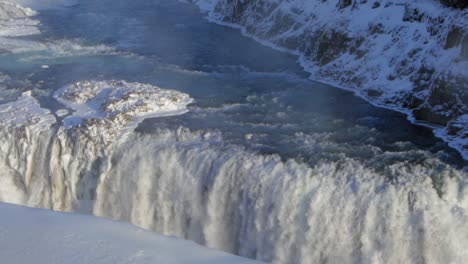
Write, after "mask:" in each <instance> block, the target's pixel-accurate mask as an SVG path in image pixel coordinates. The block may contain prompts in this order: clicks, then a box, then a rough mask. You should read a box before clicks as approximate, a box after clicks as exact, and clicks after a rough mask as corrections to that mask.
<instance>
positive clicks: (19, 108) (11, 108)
mask: <svg viewBox="0 0 468 264" xmlns="http://www.w3.org/2000/svg"><path fill="white" fill-rule="evenodd" d="M54 123H55V117H54V116H53V115H52V114H51V113H50V111H49V110H47V109H44V108H41V106H40V105H39V103H38V102H37V100H36V99H35V98H34V97H32V95H31V92H30V91H29V92H24V93H23V94H22V95H21V97H20V98H18V100H17V101H14V102H10V103H6V104H3V105H0V126H3V127H5V128H7V127H9V128H28V129H29V130H30V131H31V132H32V133H37V132H40V131H42V130H45V129H48V128H49V127H50V126H51V125H52V124H54Z"/></svg>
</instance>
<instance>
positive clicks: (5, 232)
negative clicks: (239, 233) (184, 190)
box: [0, 203, 260, 264]
mask: <svg viewBox="0 0 468 264" xmlns="http://www.w3.org/2000/svg"><path fill="white" fill-rule="evenodd" d="M0 215H1V217H0V259H1V262H2V263H9V264H15V263H18V264H28V263H50V264H52V263H69V264H75V263H96V264H106V263H109V264H117V263H161V264H188V263H190V264H215V263H216V264H244V263H245V264H248V263H252V264H253V263H260V262H257V261H253V260H247V259H243V258H240V257H237V256H231V255H228V254H226V253H222V252H218V251H215V250H211V249H207V248H203V247H202V246H199V245H196V244H195V243H194V242H190V241H185V240H182V239H177V238H172V237H165V236H161V235H157V234H155V233H152V232H149V231H145V230H142V229H139V228H137V227H134V226H131V225H130V224H127V223H120V222H114V221H110V220H105V219H99V218H96V217H93V216H85V215H75V214H67V213H58V212H52V211H47V210H41V209H32V208H26V207H19V206H14V205H9V204H2V203H0Z"/></svg>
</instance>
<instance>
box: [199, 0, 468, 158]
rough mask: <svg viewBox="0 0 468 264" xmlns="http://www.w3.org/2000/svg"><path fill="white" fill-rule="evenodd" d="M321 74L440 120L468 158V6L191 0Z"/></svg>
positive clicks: (442, 131)
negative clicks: (284, 50) (288, 52)
mask: <svg viewBox="0 0 468 264" xmlns="http://www.w3.org/2000/svg"><path fill="white" fill-rule="evenodd" d="M193 2H195V3H197V4H198V5H199V6H200V8H201V9H202V10H204V11H207V12H208V13H209V18H210V20H212V21H214V22H218V23H223V24H228V25H231V26H235V27H241V29H242V30H243V32H244V33H246V34H248V35H251V36H254V37H256V38H257V39H259V40H261V41H264V43H268V44H273V45H274V46H276V47H277V48H281V49H286V50H288V51H291V52H294V53H296V54H298V55H300V62H301V64H302V65H303V67H304V68H305V69H306V70H307V71H309V72H310V73H311V77H312V78H313V79H316V80H321V81H324V82H329V83H332V84H333V85H337V86H341V87H343V88H345V89H351V90H352V91H354V92H355V93H356V94H357V95H359V96H361V97H363V98H365V99H367V100H368V101H370V102H372V103H374V104H377V105H380V106H384V107H388V108H392V109H395V110H398V111H400V112H404V113H406V114H408V116H409V117H410V119H411V120H413V121H420V122H423V123H426V124H428V125H430V126H434V127H437V129H436V131H435V132H436V135H438V136H439V137H441V138H443V139H444V140H446V141H447V142H448V143H449V144H450V145H451V146H452V147H454V148H456V149H457V150H459V151H460V152H461V153H462V155H463V156H464V157H465V158H466V159H468V129H466V128H467V127H468V123H467V122H466V120H467V119H468V118H467V116H468V107H467V106H468V93H467V91H468V9H464V10H460V9H455V8H451V7H447V6H444V5H443V4H441V2H439V1H436V0H422V1H421V0H420V1H408V0H382V1H357V0H353V1H351V0H349V1H339V0H331V1H319V0H313V1H310V0H291V1H285V0H244V1H238V0H193Z"/></svg>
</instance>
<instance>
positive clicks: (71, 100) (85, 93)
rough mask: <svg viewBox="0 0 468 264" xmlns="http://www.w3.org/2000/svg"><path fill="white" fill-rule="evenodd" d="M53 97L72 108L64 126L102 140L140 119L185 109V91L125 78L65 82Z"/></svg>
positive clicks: (130, 126) (111, 138)
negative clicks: (120, 79)
mask: <svg viewBox="0 0 468 264" xmlns="http://www.w3.org/2000/svg"><path fill="white" fill-rule="evenodd" d="M54 97H55V98H56V99H58V100H59V101H60V102H62V103H64V104H65V105H67V106H68V107H69V108H71V109H73V110H74V111H75V112H74V113H73V114H72V115H71V116H69V117H67V118H65V119H64V121H63V123H64V127H65V128H67V129H68V128H73V129H80V130H81V131H82V132H83V133H86V134H88V135H89V136H90V137H91V138H95V139H97V138H101V139H103V140H104V142H109V141H111V140H113V139H115V138H116V137H117V136H119V135H120V134H122V133H124V132H125V131H132V130H133V129H134V128H135V127H136V126H137V125H138V123H139V122H140V121H142V120H143V119H145V118H150V117H156V116H168V115H179V114H183V113H185V112H187V105H188V104H190V103H191V102H192V98H190V96H189V95H187V94H184V93H181V92H177V91H174V90H165V89H161V88H159V87H156V86H152V85H148V84H141V83H128V82H125V81H108V82H107V81H84V82H77V83H74V84H71V85H68V86H66V87H64V88H62V89H59V90H58V91H57V92H55V94H54Z"/></svg>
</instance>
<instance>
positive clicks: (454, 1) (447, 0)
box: [440, 0, 468, 9]
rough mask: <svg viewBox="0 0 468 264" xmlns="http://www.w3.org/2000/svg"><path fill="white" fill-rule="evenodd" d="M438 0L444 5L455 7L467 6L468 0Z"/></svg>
mask: <svg viewBox="0 0 468 264" xmlns="http://www.w3.org/2000/svg"><path fill="white" fill-rule="evenodd" d="M440 2H441V3H442V4H444V5H446V6H450V7H456V8H461V9H463V8H467V7H468V1H467V0H440Z"/></svg>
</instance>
